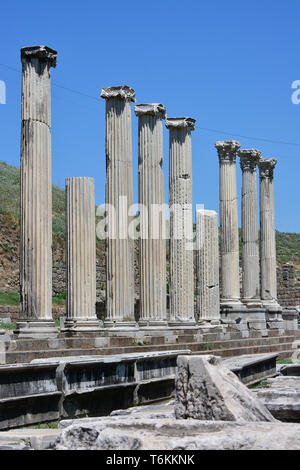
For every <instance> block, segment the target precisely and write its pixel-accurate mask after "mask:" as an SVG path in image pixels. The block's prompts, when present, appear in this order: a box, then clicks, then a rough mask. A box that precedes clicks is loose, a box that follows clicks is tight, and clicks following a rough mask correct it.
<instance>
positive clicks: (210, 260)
mask: <svg viewBox="0 0 300 470" xmlns="http://www.w3.org/2000/svg"><path fill="white" fill-rule="evenodd" d="M196 237H197V238H196V240H197V241H196V243H197V314H198V317H199V320H207V321H212V320H214V321H215V320H220V289H219V229H218V214H217V213H216V212H215V211H209V210H204V209H203V210H197V211H196Z"/></svg>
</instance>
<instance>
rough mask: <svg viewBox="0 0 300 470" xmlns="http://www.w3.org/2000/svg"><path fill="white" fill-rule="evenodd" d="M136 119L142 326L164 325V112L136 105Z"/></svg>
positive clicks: (159, 107)
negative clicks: (137, 133) (137, 127)
mask: <svg viewBox="0 0 300 470" xmlns="http://www.w3.org/2000/svg"><path fill="white" fill-rule="evenodd" d="M135 114H136V115H137V116H138V118H139V214H140V317H139V324H140V325H141V326H148V325H149V326H151V325H157V326H159V325H166V324H167V322H166V320H167V313H166V239H165V227H166V217H165V186H164V174H163V170H162V163H163V127H162V121H163V119H165V117H166V108H165V107H164V106H163V105H161V104H158V103H151V104H138V105H135Z"/></svg>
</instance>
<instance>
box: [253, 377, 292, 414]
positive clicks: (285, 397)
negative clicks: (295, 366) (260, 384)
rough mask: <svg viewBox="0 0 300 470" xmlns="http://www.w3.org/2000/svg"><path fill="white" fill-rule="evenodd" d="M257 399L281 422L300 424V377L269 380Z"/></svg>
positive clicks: (259, 391) (257, 393) (259, 390)
mask: <svg viewBox="0 0 300 470" xmlns="http://www.w3.org/2000/svg"><path fill="white" fill-rule="evenodd" d="M255 392H256V395H257V397H258V398H259V399H260V400H261V401H262V403H264V405H265V406H266V407H267V408H268V410H269V411H270V412H271V413H272V415H273V416H275V417H276V418H277V419H280V420H281V421H290V422H297V423H299V422H300V377H293V376H291V377H289V376H279V377H275V378H272V379H267V380H266V381H265V382H264V388H261V389H257V390H256V391H255Z"/></svg>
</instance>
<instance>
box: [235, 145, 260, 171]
mask: <svg viewBox="0 0 300 470" xmlns="http://www.w3.org/2000/svg"><path fill="white" fill-rule="evenodd" d="M238 156H239V157H240V165H241V169H242V171H245V170H250V171H252V172H254V171H255V170H256V165H257V164H258V162H259V161H260V160H261V159H262V156H261V152H260V151H259V150H256V149H242V150H239V151H238Z"/></svg>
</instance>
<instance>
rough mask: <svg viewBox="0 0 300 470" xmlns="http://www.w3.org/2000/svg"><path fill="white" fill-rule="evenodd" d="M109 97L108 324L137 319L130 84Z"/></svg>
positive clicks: (111, 91) (104, 91)
mask: <svg viewBox="0 0 300 470" xmlns="http://www.w3.org/2000/svg"><path fill="white" fill-rule="evenodd" d="M101 97H102V98H104V99H105V100H106V214H107V215H106V218H107V225H106V233H107V238H106V276H107V286H106V322H105V325H106V326H118V325H121V326H124V325H126V324H127V325H132V324H133V321H134V266H133V240H131V239H130V238H129V236H128V226H129V224H130V222H131V216H130V215H129V208H131V206H132V204H133V186H132V139H131V102H132V101H133V102H134V101H135V93H134V90H133V89H132V88H130V87H128V86H126V85H124V86H116V87H108V88H103V89H102V91H101Z"/></svg>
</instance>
